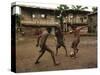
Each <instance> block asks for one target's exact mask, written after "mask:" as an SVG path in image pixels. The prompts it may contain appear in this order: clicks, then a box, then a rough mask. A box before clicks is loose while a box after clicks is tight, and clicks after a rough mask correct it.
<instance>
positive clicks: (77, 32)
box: [70, 26, 86, 57]
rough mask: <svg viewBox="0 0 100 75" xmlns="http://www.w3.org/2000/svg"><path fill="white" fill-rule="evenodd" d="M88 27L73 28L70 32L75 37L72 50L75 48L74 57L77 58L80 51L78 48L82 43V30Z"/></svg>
mask: <svg viewBox="0 0 100 75" xmlns="http://www.w3.org/2000/svg"><path fill="white" fill-rule="evenodd" d="M85 27H86V26H82V27H79V28H78V27H77V26H71V28H72V31H70V33H72V34H73V35H74V39H73V42H72V45H71V48H73V50H74V55H73V57H75V56H76V53H78V51H79V49H78V48H77V46H78V44H79V42H80V30H81V29H83V28H85Z"/></svg>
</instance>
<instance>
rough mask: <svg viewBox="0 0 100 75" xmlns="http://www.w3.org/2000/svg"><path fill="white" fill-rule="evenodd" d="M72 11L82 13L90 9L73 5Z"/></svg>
mask: <svg viewBox="0 0 100 75" xmlns="http://www.w3.org/2000/svg"><path fill="white" fill-rule="evenodd" d="M72 9H73V10H80V11H82V10H85V9H88V7H86V6H85V7H82V6H81V5H76V6H75V5H72Z"/></svg>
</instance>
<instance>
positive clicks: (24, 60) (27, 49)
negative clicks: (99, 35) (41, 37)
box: [16, 35, 97, 72]
mask: <svg viewBox="0 0 100 75" xmlns="http://www.w3.org/2000/svg"><path fill="white" fill-rule="evenodd" d="M48 42H49V43H48V44H49V46H50V48H51V49H52V50H53V51H54V53H55V52H56V49H55V48H56V41H55V40H54V37H53V36H50V37H49V39H48ZM64 42H65V44H66V47H67V50H68V54H69V53H70V51H71V50H72V49H71V48H70V45H71V42H72V36H71V35H65V41H64ZM38 56H39V48H38V47H36V37H34V36H32V37H29V36H24V37H18V38H17V40H16V71H17V72H34V71H49V70H50V71H52V70H70V69H85V68H96V67H97V39H96V37H95V36H81V42H80V44H79V53H78V54H77V58H75V59H73V58H71V57H66V56H65V51H64V49H63V48H62V47H61V48H60V49H59V53H58V56H55V58H56V61H57V62H60V65H58V66H54V64H53V61H52V59H51V56H50V54H49V53H48V52H45V54H44V55H43V57H42V58H41V59H40V63H39V64H37V65H36V64H34V62H35V60H36V59H37V57H38Z"/></svg>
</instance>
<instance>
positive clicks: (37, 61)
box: [35, 51, 45, 64]
mask: <svg viewBox="0 0 100 75" xmlns="http://www.w3.org/2000/svg"><path fill="white" fill-rule="evenodd" d="M44 53H45V51H42V52H41V54H40V56H39V57H38V58H37V60H36V62H35V64H38V63H39V59H40V58H41V57H42V56H43V54H44Z"/></svg>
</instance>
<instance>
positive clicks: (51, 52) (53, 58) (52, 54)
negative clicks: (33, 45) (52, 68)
mask: <svg viewBox="0 0 100 75" xmlns="http://www.w3.org/2000/svg"><path fill="white" fill-rule="evenodd" d="M47 51H48V52H49V53H50V54H51V57H52V60H53V62H54V65H59V63H56V61H55V57H54V53H53V51H52V50H50V49H47Z"/></svg>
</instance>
